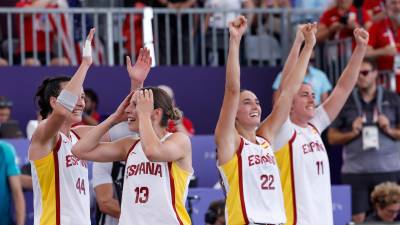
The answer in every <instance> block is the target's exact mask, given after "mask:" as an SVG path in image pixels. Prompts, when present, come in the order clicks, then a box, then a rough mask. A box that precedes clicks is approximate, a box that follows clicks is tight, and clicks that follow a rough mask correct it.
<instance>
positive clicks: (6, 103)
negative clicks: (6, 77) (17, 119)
mask: <svg viewBox="0 0 400 225" xmlns="http://www.w3.org/2000/svg"><path fill="white" fill-rule="evenodd" d="M12 106H13V102H12V101H10V100H8V99H7V98H6V97H5V96H0V109H4V108H11V107H12Z"/></svg>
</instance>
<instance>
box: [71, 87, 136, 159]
mask: <svg viewBox="0 0 400 225" xmlns="http://www.w3.org/2000/svg"><path fill="white" fill-rule="evenodd" d="M131 97H132V92H131V93H130V94H129V95H128V96H127V97H126V98H125V99H124V101H123V102H122V103H121V104H120V105H119V107H118V108H117V110H116V111H115V112H114V113H113V114H111V115H110V116H109V117H108V118H107V119H106V120H104V121H103V122H102V123H100V124H99V125H97V126H95V127H94V128H92V129H91V130H90V132H88V133H87V134H86V135H85V136H83V137H82V138H81V139H80V140H79V141H78V142H77V143H76V144H75V145H74V146H73V148H72V153H73V154H74V155H75V156H77V157H78V158H80V159H83V160H92V161H97V162H112V161H121V160H125V157H126V154H127V152H128V150H129V147H130V145H131V144H130V143H132V138H129V137H128V138H123V139H119V140H117V141H115V142H101V139H102V137H103V136H104V135H105V134H106V132H107V131H108V130H109V129H110V128H111V127H112V126H114V125H115V124H117V123H120V122H121V121H124V120H125V118H126V116H125V109H126V107H127V106H128V105H129V102H130V99H131Z"/></svg>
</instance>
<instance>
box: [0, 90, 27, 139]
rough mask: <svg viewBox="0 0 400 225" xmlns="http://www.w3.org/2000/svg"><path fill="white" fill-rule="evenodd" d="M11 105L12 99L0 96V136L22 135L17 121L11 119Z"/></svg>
mask: <svg viewBox="0 0 400 225" xmlns="http://www.w3.org/2000/svg"><path fill="white" fill-rule="evenodd" d="M12 106H13V103H12V101H10V100H8V99H7V98H6V97H4V96H0V138H18V137H22V132H21V130H20V128H19V124H18V122H17V121H15V120H12V119H11V109H12Z"/></svg>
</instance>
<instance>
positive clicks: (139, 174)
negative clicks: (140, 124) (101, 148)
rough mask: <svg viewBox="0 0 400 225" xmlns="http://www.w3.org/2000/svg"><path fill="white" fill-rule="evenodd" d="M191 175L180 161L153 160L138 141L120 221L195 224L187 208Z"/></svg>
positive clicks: (127, 175)
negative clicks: (181, 165)
mask: <svg viewBox="0 0 400 225" xmlns="http://www.w3.org/2000/svg"><path fill="white" fill-rule="evenodd" d="M169 135H170V134H168V135H166V136H165V137H164V138H163V139H166V138H168V136H169ZM163 139H162V140H163ZM191 176H192V172H189V171H186V170H183V169H182V168H180V167H179V166H178V165H177V163H176V162H151V161H149V160H148V159H147V157H146V155H145V154H144V152H143V149H142V145H141V143H140V141H138V142H136V143H135V144H134V145H133V146H132V148H131V150H130V151H129V153H128V156H127V160H126V169H125V179H124V188H123V193H122V203H121V216H120V219H119V224H120V225H128V224H129V225H131V224H135V225H142V224H143V225H149V224H151V225H175V224H176V225H188V224H191V222H190V217H189V214H188V213H187V211H186V208H185V202H186V197H187V192H188V186H189V181H190V178H191Z"/></svg>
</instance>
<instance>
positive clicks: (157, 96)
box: [72, 87, 193, 225]
mask: <svg viewBox="0 0 400 225" xmlns="http://www.w3.org/2000/svg"><path fill="white" fill-rule="evenodd" d="M125 112H126V113H127V115H128V123H129V129H130V130H132V131H135V132H138V133H139V136H140V140H138V139H135V138H133V137H127V138H122V139H119V140H117V141H115V142H109V143H105V142H100V141H101V137H102V136H103V135H104V134H105V133H106V132H107V131H108V129H109V128H110V127H111V126H113V124H115V123H118V122H120V121H121V120H122V119H123V118H124V117H125ZM180 116H181V115H180V114H179V111H178V110H176V109H175V108H174V107H173V105H172V99H171V98H170V97H169V96H168V94H167V93H166V92H165V91H163V90H162V89H160V88H154V87H150V88H144V89H139V90H138V91H136V92H135V93H134V94H133V93H131V94H130V95H128V96H127V97H126V98H125V100H124V101H123V102H122V103H121V105H120V106H119V107H118V109H117V110H116V112H115V113H114V114H112V115H111V116H110V117H108V118H107V119H106V120H105V121H104V122H103V123H101V124H99V125H98V126H96V127H95V128H94V129H93V130H91V132H90V133H89V134H88V135H86V136H85V137H83V138H82V139H81V140H80V141H79V142H78V143H77V144H76V145H75V146H74V147H73V150H72V152H73V153H74V154H75V155H76V156H78V157H79V158H82V159H86V160H93V161H100V162H105V161H120V160H126V170H125V179H124V187H123V190H124V191H123V193H122V203H121V216H120V219H119V224H138V225H140V224H155V225H156V224H168V225H171V224H190V218H189V215H188V213H187V212H186V209H185V201H186V195H187V191H188V185H189V180H190V177H191V175H192V173H193V169H192V152H191V143H190V139H189V137H188V136H187V135H185V134H183V133H180V132H176V133H173V134H172V133H168V132H167V130H166V129H167V125H168V119H172V120H177V119H179V118H180Z"/></svg>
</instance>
